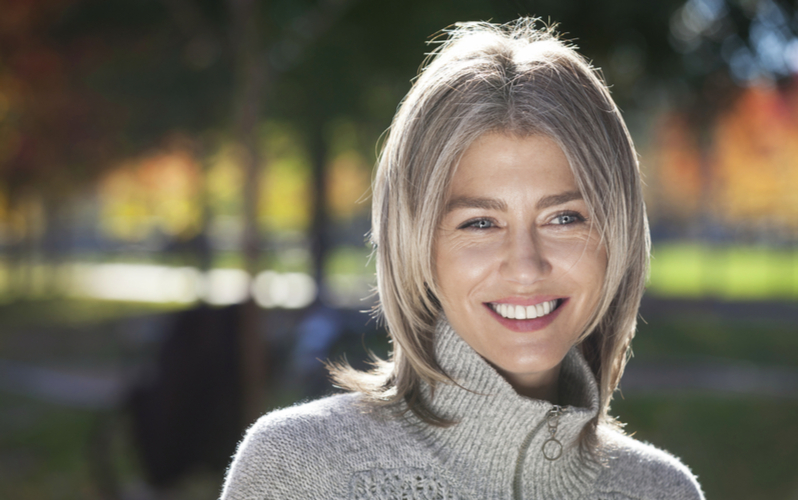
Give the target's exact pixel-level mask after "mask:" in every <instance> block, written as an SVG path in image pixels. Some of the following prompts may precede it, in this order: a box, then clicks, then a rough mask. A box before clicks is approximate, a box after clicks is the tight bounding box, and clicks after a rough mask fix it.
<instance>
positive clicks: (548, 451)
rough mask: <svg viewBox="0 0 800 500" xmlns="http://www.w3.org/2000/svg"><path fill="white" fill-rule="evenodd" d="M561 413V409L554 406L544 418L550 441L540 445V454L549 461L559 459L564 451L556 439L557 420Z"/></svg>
mask: <svg viewBox="0 0 800 500" xmlns="http://www.w3.org/2000/svg"><path fill="white" fill-rule="evenodd" d="M561 413H562V408H561V407H560V406H558V405H555V406H553V407H552V408H550V411H548V412H547V417H545V418H546V421H547V431H548V432H549V433H550V439H548V440H547V441H545V442H544V444H542V454H543V455H544V458H546V459H547V460H550V461H553V460H558V459H559V458H560V457H561V453H562V452H563V451H564V447H563V446H562V445H561V441H559V440H558V439H556V431H557V430H558V419H559V417H561Z"/></svg>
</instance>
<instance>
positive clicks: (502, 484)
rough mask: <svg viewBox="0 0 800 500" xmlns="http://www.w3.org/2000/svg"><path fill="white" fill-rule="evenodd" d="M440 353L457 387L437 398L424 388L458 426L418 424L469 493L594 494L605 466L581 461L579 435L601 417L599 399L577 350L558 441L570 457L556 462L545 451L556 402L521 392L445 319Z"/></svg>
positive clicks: (443, 388)
mask: <svg viewBox="0 0 800 500" xmlns="http://www.w3.org/2000/svg"><path fill="white" fill-rule="evenodd" d="M435 350H436V358H437V361H438V362H439V365H440V366H441V368H442V369H443V370H444V371H445V372H446V373H447V374H448V375H449V376H450V377H451V378H452V379H453V380H455V381H456V382H457V383H458V385H454V384H439V385H438V386H437V387H436V389H435V391H434V392H433V396H432V397H431V392H430V391H429V390H428V389H429V388H428V387H425V390H424V391H423V393H424V396H423V397H424V398H425V400H426V403H427V404H428V406H429V408H430V409H431V410H433V411H434V413H436V414H437V415H440V416H442V417H445V418H448V419H452V420H454V421H456V422H457V424H455V425H453V426H451V427H446V428H440V427H433V426H430V425H420V424H421V422H417V424H418V425H416V426H415V427H416V428H417V431H418V432H419V435H420V437H421V438H422V439H423V441H424V442H426V443H427V444H429V445H430V447H431V450H433V451H434V452H435V453H436V454H437V455H438V456H439V458H440V460H442V462H443V465H444V466H445V469H446V470H447V471H450V473H451V474H452V475H453V479H454V480H457V481H458V482H459V483H460V487H461V489H462V491H468V492H474V498H509V499H511V498H525V499H553V498H564V499H569V498H579V497H580V496H581V495H582V494H583V493H585V492H586V491H588V490H589V488H590V487H591V485H592V483H594V481H595V479H596V478H597V475H598V474H599V471H600V468H601V465H600V464H598V463H596V462H594V461H591V460H587V459H582V458H581V456H580V453H579V446H578V436H579V434H580V433H581V430H582V429H583V428H584V426H585V425H586V423H588V422H589V421H590V420H591V419H592V418H593V417H594V416H595V415H596V414H597V412H598V409H599V396H598V388H597V383H596V382H595V379H594V376H593V375H592V372H591V370H590V368H589V366H588V364H587V363H586V361H585V360H584V359H583V356H581V354H580V353H579V352H578V350H577V349H572V350H570V351H569V353H568V354H567V356H566V358H565V359H564V361H563V363H562V365H561V372H560V376H559V403H560V406H561V407H562V408H563V410H564V411H563V413H562V414H561V416H560V417H559V418H558V425H557V428H556V433H555V437H556V438H557V439H558V440H559V441H560V442H561V444H562V445H563V453H562V455H561V456H560V457H559V458H558V459H556V460H552V461H551V460H547V459H546V458H545V456H544V453H543V451H542V446H543V444H544V443H545V441H547V440H548V439H549V438H550V437H551V434H550V432H548V425H547V423H546V419H547V414H548V412H549V411H550V410H551V409H552V408H553V405H552V404H551V403H550V402H547V401H541V400H537V399H531V398H527V397H524V396H520V395H519V394H517V392H516V391H515V390H514V389H513V387H512V386H511V385H510V384H509V383H508V382H507V381H506V380H505V379H504V378H503V377H502V376H501V375H500V374H499V373H498V372H497V371H496V370H495V369H494V368H493V367H492V366H491V365H490V364H489V363H487V362H486V361H485V360H484V359H483V358H482V357H481V356H480V355H478V353H476V352H475V351H474V350H473V349H472V348H471V347H470V346H469V345H468V344H467V343H466V342H465V341H464V340H463V339H462V338H461V337H460V336H459V335H458V334H457V333H456V332H455V331H454V330H453V329H452V328H451V327H450V325H449V323H447V321H445V320H440V322H439V324H438V325H437V328H436V338H435ZM523 449H524V450H525V451H524V452H523V453H521V450H523ZM520 461H521V463H520ZM515 490H516V492H515Z"/></svg>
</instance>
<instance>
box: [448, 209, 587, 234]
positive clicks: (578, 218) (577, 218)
mask: <svg viewBox="0 0 800 500" xmlns="http://www.w3.org/2000/svg"><path fill="white" fill-rule="evenodd" d="M562 217H572V218H573V219H574V220H572V221H571V222H564V223H556V224H554V225H556V226H567V225H570V224H576V223H581V222H586V217H584V216H583V215H581V214H579V213H578V212H561V213H559V214H557V215H556V216H555V217H553V218H552V219H550V220H551V221H552V220H556V219H560V218H562ZM483 222H485V223H488V224H491V226H486V227H479V226H478V224H480V223H483ZM493 227H497V223H496V222H495V221H493V220H492V219H487V218H485V217H481V218H478V219H471V220H468V221H466V222H464V223H463V224H461V225H460V226H458V229H477V230H486V229H491V228H493Z"/></svg>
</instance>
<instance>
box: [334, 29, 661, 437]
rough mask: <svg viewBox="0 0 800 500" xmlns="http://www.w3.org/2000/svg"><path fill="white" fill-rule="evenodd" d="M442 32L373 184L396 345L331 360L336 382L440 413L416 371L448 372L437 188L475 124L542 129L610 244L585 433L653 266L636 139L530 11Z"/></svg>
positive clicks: (425, 374)
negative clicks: (437, 252)
mask: <svg viewBox="0 0 800 500" xmlns="http://www.w3.org/2000/svg"><path fill="white" fill-rule="evenodd" d="M444 33H445V34H446V37H445V39H444V41H442V42H441V44H440V45H439V47H437V48H436V50H434V51H433V52H432V53H431V54H430V55H429V56H428V58H427V59H426V64H425V65H424V67H423V69H422V71H421V72H420V74H419V76H418V78H417V80H416V81H415V83H414V85H413V87H412V88H411V90H410V92H409V93H408V95H407V96H406V97H405V99H404V100H403V102H402V104H401V106H400V108H399V109H398V111H397V114H396V115H395V117H394V120H393V121H392V125H391V128H390V130H389V134H388V137H387V139H386V141H385V143H384V145H383V149H382V152H381V155H380V159H379V161H378V166H377V170H376V174H375V179H374V182H373V192H372V194H373V201H372V233H371V238H372V242H373V244H374V245H375V255H376V264H377V283H378V285H377V290H378V296H379V306H378V311H377V312H378V314H379V315H380V317H381V318H382V319H383V320H384V321H385V324H386V326H387V329H388V333H389V335H390V337H391V339H392V341H393V352H392V354H391V357H390V359H389V360H388V361H383V360H379V359H377V358H376V359H375V369H374V370H372V371H370V372H359V371H356V370H353V369H352V368H350V367H349V366H346V365H337V366H331V367H330V368H331V373H332V376H333V379H334V380H335V382H336V383H337V384H338V385H339V386H341V387H343V388H346V389H349V390H353V391H359V392H362V393H364V394H365V395H366V397H367V398H368V400H370V401H373V402H376V403H379V404H380V403H386V404H388V403H394V402H400V401H403V400H404V401H406V402H407V403H408V408H409V409H410V410H411V411H412V412H414V413H415V414H417V415H418V416H419V417H420V418H422V419H423V420H425V421H426V422H428V423H431V424H434V425H447V424H448V423H449V422H446V421H444V420H442V419H441V418H439V417H438V416H437V415H434V414H432V413H431V412H430V411H429V410H428V409H427V408H425V406H424V405H423V403H422V400H421V398H420V397H419V391H420V390H421V384H420V383H421V382H423V381H424V382H426V383H427V384H429V385H431V386H433V387H435V386H436V384H437V383H449V382H450V381H449V380H448V378H447V376H446V374H444V373H443V372H442V370H441V368H440V367H439V366H438V365H437V362H436V359H435V357H434V351H433V332H434V328H435V324H436V321H437V318H438V316H439V314H440V312H441V307H440V305H439V302H438V301H437V299H436V297H437V285H436V279H435V268H434V260H433V253H434V252H433V251H434V235H435V231H436V228H437V225H438V224H439V222H440V220H441V217H442V214H443V212H444V209H445V206H444V204H445V202H446V200H445V199H444V196H443V193H446V192H448V187H449V184H450V181H451V179H452V176H453V172H454V170H455V167H456V165H457V164H458V162H459V160H460V158H461V156H462V155H463V154H464V152H465V151H466V149H467V148H468V147H469V146H470V145H471V144H472V143H473V142H474V141H475V140H476V139H477V138H479V137H481V136H482V135H484V134H487V133H490V132H499V133H506V134H513V135H515V136H520V137H524V136H528V135H534V134H541V135H545V136H547V137H549V138H551V139H553V140H554V141H555V142H556V143H557V144H558V145H559V146H560V147H561V149H562V150H563V151H564V154H565V156H566V157H567V159H568V161H569V165H570V168H571V169H572V172H573V174H574V176H575V179H576V182H577V184H578V187H579V189H580V191H581V193H582V195H583V197H584V200H585V201H586V203H587V205H588V207H589V211H590V215H591V218H592V219H593V220H594V221H596V223H597V224H598V230H599V232H600V234H601V237H602V243H603V245H604V246H605V249H606V252H607V255H608V263H607V268H606V274H605V281H604V284H603V289H602V292H601V299H600V301H599V304H598V305H597V307H596V310H595V311H594V314H593V315H592V317H591V318H590V320H589V321H588V323H587V325H586V326H585V329H584V331H583V333H582V335H581V337H580V339H579V345H580V349H581V350H582V352H583V354H584V356H585V357H586V359H587V361H588V362H589V365H590V366H591V368H592V371H593V373H594V375H595V377H596V379H597V382H598V384H599V387H600V405H601V406H600V413H599V415H598V418H596V419H595V420H594V421H593V422H590V424H588V426H587V429H585V432H584V437H585V438H586V439H583V440H582V444H585V443H590V444H591V443H593V442H594V436H595V433H594V429H595V428H596V426H597V425H598V423H599V422H613V419H611V418H610V417H608V408H609V405H610V402H611V398H612V395H613V393H614V391H615V390H616V388H617V385H618V383H619V380H620V378H621V376H622V372H623V369H624V367H625V364H626V362H627V352H628V347H629V345H630V341H631V339H632V338H633V335H634V331H635V328H636V317H637V314H638V310H639V304H640V301H641V296H642V294H643V292H644V285H645V281H646V278H647V272H648V265H649V255H650V239H649V231H648V223H647V215H646V213H645V206H644V200H643V197H642V192H641V179H640V174H639V165H638V161H637V157H636V153H635V150H634V147H633V143H632V141H631V138H630V135H629V133H628V130H627V128H626V126H625V123H624V121H623V119H622V116H621V114H620V112H619V110H618V109H617V107H616V105H615V104H614V101H613V100H612V99H611V95H610V93H609V91H608V89H607V87H606V85H605V83H604V82H603V79H602V76H601V75H600V74H599V72H598V71H597V70H595V69H594V68H592V66H591V65H590V64H589V62H587V60H586V59H585V58H583V57H582V56H581V55H580V54H578V53H577V52H576V50H575V49H574V48H573V47H572V46H570V45H568V44H566V43H565V42H563V41H561V40H560V39H559V38H558V36H557V35H556V34H555V32H554V31H553V29H552V28H550V27H546V26H545V27H541V28H540V27H539V20H537V19H520V20H518V21H516V22H514V23H510V24H506V25H495V24H489V23H463V24H458V25H456V26H455V27H454V28H453V29H450V30H447V31H445V32H444Z"/></svg>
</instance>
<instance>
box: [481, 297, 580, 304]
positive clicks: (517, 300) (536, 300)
mask: <svg viewBox="0 0 800 500" xmlns="http://www.w3.org/2000/svg"><path fill="white" fill-rule="evenodd" d="M564 298H565V297H564V296H560V295H534V296H533V297H519V296H514V297H505V298H502V299H498V300H491V301H489V302H486V303H487V304H512V305H515V306H535V305H536V304H542V303H544V302H550V301H551V300H558V299H564Z"/></svg>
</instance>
